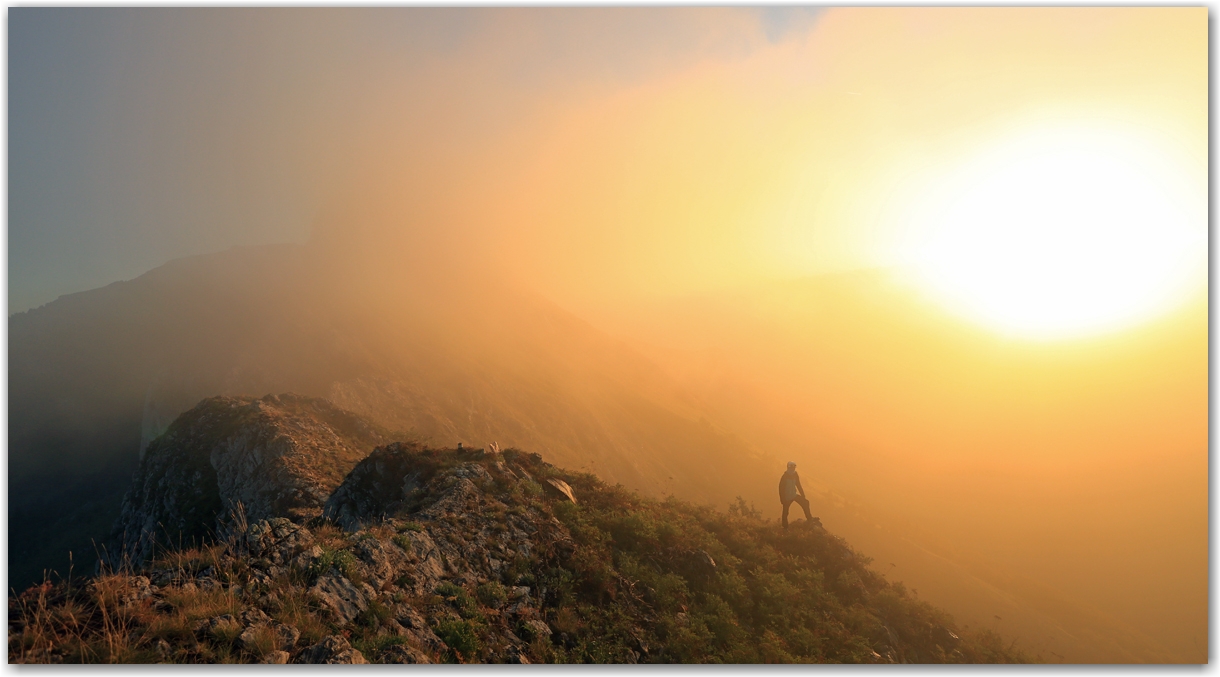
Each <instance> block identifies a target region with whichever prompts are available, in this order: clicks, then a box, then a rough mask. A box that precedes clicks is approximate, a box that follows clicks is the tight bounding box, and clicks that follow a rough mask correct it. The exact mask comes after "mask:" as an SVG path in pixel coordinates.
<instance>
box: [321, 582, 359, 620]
mask: <svg viewBox="0 0 1220 677" xmlns="http://www.w3.org/2000/svg"><path fill="white" fill-rule="evenodd" d="M309 592H310V593H312V594H313V595H315V596H317V598H318V600H319V601H320V602H322V604H323V605H325V606H326V607H327V608H329V609H330V610H331V611H332V612H334V614H335V616H337V617H338V618H339V619H341V620H342V621H343V622H344V623H351V622H352V621H354V620H356V617H357V616H359V615H360V613H361V612H362V611H364V610H366V609H368V608H369V604H368V599H366V597H365V595H364V593H363V592H362V591H361V590H360V589H358V588H357V587H356V586H355V585H352V582H351V581H349V580H347V579H346V578H344V577H342V576H321V577H319V578H318V582H317V583H315V584H314V586H313V587H312V588H310V589H309Z"/></svg>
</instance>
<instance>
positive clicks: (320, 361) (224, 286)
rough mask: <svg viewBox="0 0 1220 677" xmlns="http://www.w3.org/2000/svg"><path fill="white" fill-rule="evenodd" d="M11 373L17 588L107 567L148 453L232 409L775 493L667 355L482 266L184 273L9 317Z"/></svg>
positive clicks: (633, 478)
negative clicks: (345, 421)
mask: <svg viewBox="0 0 1220 677" xmlns="http://www.w3.org/2000/svg"><path fill="white" fill-rule="evenodd" d="M353 270H363V271H364V272H361V273H356V274H354V273H353V272H352V271H353ZM9 364H10V372H9V395H10V399H9V401H10V409H9V421H10V427H11V428H10V454H9V460H10V492H9V507H10V515H11V517H12V520H11V522H10V525H11V528H10V549H9V552H10V561H9V565H10V576H11V577H12V580H13V581H14V583H15V584H25V583H28V582H31V581H35V580H40V579H41V577H42V573H43V570H44V569H47V568H53V569H56V570H58V571H60V572H63V571H65V570H66V567H67V566H68V552H69V551H70V550H71V551H73V553H74V557H75V561H76V562H77V565H78V566H79V565H80V564H81V563H82V562H83V561H85V560H88V559H89V558H90V557H91V556H92V555H93V552H94V548H93V545H92V544H91V542H92V541H93V540H94V539H97V538H99V537H101V536H102V535H103V534H104V533H105V532H106V529H107V528H108V526H109V524H110V523H111V522H113V520H114V519H115V518H116V517H117V516H118V513H119V510H120V506H121V498H122V495H123V492H124V491H125V490H126V488H127V481H128V479H129V478H130V477H131V474H132V473H133V472H134V471H135V470H136V467H137V464H138V462H139V459H140V456H141V453H142V452H143V450H144V449H145V448H146V446H147V444H148V443H149V442H150V441H151V440H152V439H153V438H155V437H156V436H157V435H159V434H161V433H162V432H164V431H165V430H166V427H167V426H168V424H169V422H170V421H172V420H174V418H175V417H177V416H178V415H179V414H180V413H182V412H184V411H186V410H188V409H189V408H191V407H192V406H194V404H195V403H196V402H198V401H200V400H201V399H203V398H206V397H211V396H215V395H229V396H243V395H253V396H262V395H264V394H266V393H268V392H285V391H292V392H297V393H301V394H304V395H310V396H320V397H326V398H327V399H329V400H331V401H332V402H334V403H336V404H337V405H338V406H340V407H343V408H344V409H347V410H350V411H353V412H356V413H358V414H360V415H362V416H364V417H366V418H368V419H369V420H371V421H373V422H374V423H376V424H378V425H380V426H382V427H384V428H386V429H389V430H398V431H406V432H405V434H404V436H405V437H410V438H412V439H416V440H420V441H428V442H430V443H432V444H437V445H454V444H456V443H458V442H463V443H465V444H477V445H483V444H487V443H489V442H492V441H497V442H499V443H500V444H501V445H504V446H517V447H521V448H529V449H534V450H537V451H538V452H540V453H544V454H546V455H547V457H548V458H551V459H553V460H554V461H555V462H556V463H559V464H562V465H564V466H567V467H573V468H585V469H588V470H592V471H595V472H597V474H598V475H599V476H601V477H603V478H605V479H606V480H607V481H610V482H621V483H623V484H625V485H627V486H629V487H631V488H633V489H637V490H640V491H643V492H645V493H648V494H650V495H654V496H660V495H665V494H669V493H673V494H676V495H679V496H682V497H685V498H687V499H690V500H695V501H699V502H712V503H717V504H724V503H725V502H727V501H728V500H730V499H731V498H732V497H733V496H734V495H735V494H736V493H739V492H740V488H739V487H738V486H735V485H734V484H735V482H733V483H729V482H726V481H725V478H734V479H735V480H736V479H738V478H741V479H744V481H746V482H749V481H758V482H762V481H765V482H766V483H767V484H770V483H771V482H772V480H771V478H770V473H766V474H765V476H764V474H763V473H762V472H761V466H760V464H758V463H757V462H756V461H757V459H758V458H759V457H760V455H759V453H758V452H757V450H754V449H751V448H750V447H749V446H748V445H747V444H745V443H744V442H742V441H741V440H740V439H737V438H735V437H734V436H732V435H731V434H728V433H727V432H726V431H725V429H724V427H723V426H720V425H718V424H717V423H716V422H715V419H714V418H712V417H710V416H709V415H708V414H707V413H706V411H704V409H703V408H702V407H701V405H700V404H699V403H698V402H697V401H696V400H695V399H693V398H691V397H690V396H689V395H687V394H685V393H683V392H682V391H681V389H679V388H678V387H676V386H675V385H674V383H673V382H672V381H671V380H669V379H668V378H667V377H666V376H665V375H664V374H663V373H662V372H661V371H660V370H659V369H657V368H655V367H654V366H653V365H652V364H651V363H649V362H648V361H647V360H645V359H643V358H642V357H640V356H639V355H637V354H636V353H634V352H632V351H631V350H629V349H627V348H626V347H625V346H624V345H623V344H621V343H619V342H616V341H614V340H612V339H610V338H608V337H606V336H605V335H603V334H601V333H600V332H598V331H597V330H595V329H594V328H593V327H591V326H589V325H588V324H586V323H584V322H582V321H580V320H579V319H577V318H575V317H573V316H571V315H569V314H567V313H565V312H563V311H561V310H560V309H558V308H556V307H555V306H553V305H552V304H549V303H547V302H546V301H544V300H542V299H540V298H537V297H535V296H533V295H531V294H528V293H525V292H522V291H520V290H516V289H513V288H511V287H509V286H507V285H505V284H503V283H502V281H500V280H497V279H496V278H494V276H488V275H485V274H482V273H480V272H478V271H466V270H453V269H445V270H435V269H427V268H423V267H421V266H419V265H407V264H404V265H403V266H401V267H399V268H392V269H386V268H384V267H372V266H370V267H368V269H367V270H365V269H361V268H359V267H358V266H355V265H353V264H351V262H338V261H336V260H334V259H333V258H331V257H328V256H323V255H322V253H321V252H320V251H319V250H318V249H317V248H311V247H308V246H288V245H285V246H270V247H253V248H238V249H233V250H230V251H227V252H223V253H220V254H215V255H209V256H200V257H194V258H189V259H182V260H178V261H174V262H171V263H170V264H167V265H165V266H162V267H161V268H158V269H156V270H153V271H151V272H149V273H147V274H145V275H143V276H141V277H139V278H137V279H135V280H131V281H128V282H120V283H115V284H112V285H110V286H108V287H105V288H102V289H97V290H93V291H89V292H82V293H79V294H73V295H69V296H65V297H62V298H60V299H59V300H57V301H55V302H53V303H50V304H47V305H46V306H43V307H41V308H38V309H35V310H31V311H28V312H25V313H19V314H17V315H14V316H13V317H11V318H9ZM370 448H371V447H370ZM756 476H757V477H756Z"/></svg>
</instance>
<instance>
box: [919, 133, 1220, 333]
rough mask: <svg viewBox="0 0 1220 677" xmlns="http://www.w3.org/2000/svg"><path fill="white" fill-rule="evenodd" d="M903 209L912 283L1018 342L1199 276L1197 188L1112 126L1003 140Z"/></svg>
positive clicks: (1180, 291)
mask: <svg viewBox="0 0 1220 677" xmlns="http://www.w3.org/2000/svg"><path fill="white" fill-rule="evenodd" d="M908 217H909V218H911V219H913V222H910V223H909V224H908V225H909V226H910V228H909V230H908V232H911V233H915V239H914V241H909V242H908V246H907V247H905V252H904V255H903V258H904V259H905V260H904V261H903V263H904V264H905V266H906V268H907V270H908V271H909V272H911V273H913V275H914V278H915V280H916V282H917V283H918V285H919V286H920V287H922V288H924V289H926V290H927V291H929V292H931V294H932V296H934V297H935V298H936V299H937V300H938V301H940V302H942V303H944V304H945V305H947V306H948V307H949V308H951V309H952V310H954V311H956V312H960V313H963V314H965V315H967V316H968V317H971V318H974V319H976V320H980V321H982V322H984V323H986V324H987V325H989V326H992V327H993V328H995V329H998V330H1000V331H1002V332H1004V333H1008V334H1011V335H1016V336H1022V337H1027V338H1034V339H1050V338H1064V337H1075V336H1081V335H1086V334H1095V333H1100V332H1104V331H1109V330H1113V329H1116V328H1119V327H1123V326H1128V325H1131V324H1134V323H1136V322H1139V321H1141V320H1144V319H1148V318H1150V317H1152V316H1153V315H1156V314H1158V313H1160V312H1164V311H1166V310H1168V309H1170V308H1172V307H1173V306H1174V305H1175V303H1176V302H1178V301H1180V300H1181V299H1183V298H1185V297H1186V293H1187V292H1188V291H1190V290H1191V289H1193V288H1199V287H1201V286H1202V282H1201V279H1202V278H1201V277H1200V273H1201V272H1205V271H1206V250H1207V216H1206V192H1205V191H1204V190H1201V189H1200V188H1199V181H1198V180H1197V179H1194V180H1192V178H1191V175H1190V174H1189V173H1188V172H1186V171H1184V168H1183V167H1182V165H1181V163H1176V162H1175V161H1174V160H1172V159H1171V158H1170V157H1169V156H1168V154H1166V153H1165V152H1162V151H1161V150H1160V149H1158V148H1157V147H1155V146H1154V145H1152V144H1150V143H1148V142H1147V141H1144V140H1142V139H1141V138H1140V137H1139V136H1138V135H1137V134H1133V133H1131V132H1129V131H1126V130H1116V129H1110V130H1103V129H1098V128H1096V127H1085V128H1060V129H1057V130H1053V131H1052V130H1042V131H1037V132H1030V133H1026V134H1022V135H1019V136H1015V137H1012V138H1010V139H1009V140H1008V141H1006V142H1004V143H1001V144H998V145H997V146H995V147H993V148H992V149H991V150H990V151H988V152H985V153H983V154H981V155H979V156H977V157H976V158H975V159H974V160H973V161H969V162H966V163H964V164H962V165H960V166H959V167H958V168H957V169H956V170H955V171H953V172H950V173H949V174H948V175H946V176H944V177H942V180H940V181H938V182H937V183H936V185H935V186H934V187H931V188H930V189H928V190H927V191H926V192H925V193H924V195H923V197H922V199H921V200H920V201H919V203H918V205H917V206H916V207H915V208H914V209H913V211H912V212H909V213H908Z"/></svg>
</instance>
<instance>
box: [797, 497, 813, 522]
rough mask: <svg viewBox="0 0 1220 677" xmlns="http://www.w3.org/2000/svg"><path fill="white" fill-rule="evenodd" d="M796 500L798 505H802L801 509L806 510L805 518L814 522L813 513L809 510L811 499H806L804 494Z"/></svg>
mask: <svg viewBox="0 0 1220 677" xmlns="http://www.w3.org/2000/svg"><path fill="white" fill-rule="evenodd" d="M796 502H797V504H798V505H800V506H801V510H804V511H805V519H806V520H808V521H810V522H812V521H813V513H811V512H809V500H808V499H806V498H805V497H804V496H797V497H796Z"/></svg>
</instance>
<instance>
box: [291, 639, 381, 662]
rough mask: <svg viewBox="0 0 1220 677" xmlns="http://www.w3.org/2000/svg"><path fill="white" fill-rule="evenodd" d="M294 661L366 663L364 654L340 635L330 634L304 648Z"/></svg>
mask: <svg viewBox="0 0 1220 677" xmlns="http://www.w3.org/2000/svg"><path fill="white" fill-rule="evenodd" d="M295 662H296V663H306V664H331V665H335V664H363V663H368V661H366V660H365V659H364V654H362V653H360V652H359V651H357V650H356V649H353V648H352V645H351V644H348V642H347V640H346V639H344V638H343V637H341V636H340V635H331V636H329V637H326V638H324V639H323V640H322V641H321V642H318V643H317V644H315V645H313V646H311V647H309V648H308V649H305V650H304V651H302V652H301V653H300V655H299V656H297V659H296V661H295Z"/></svg>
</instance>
